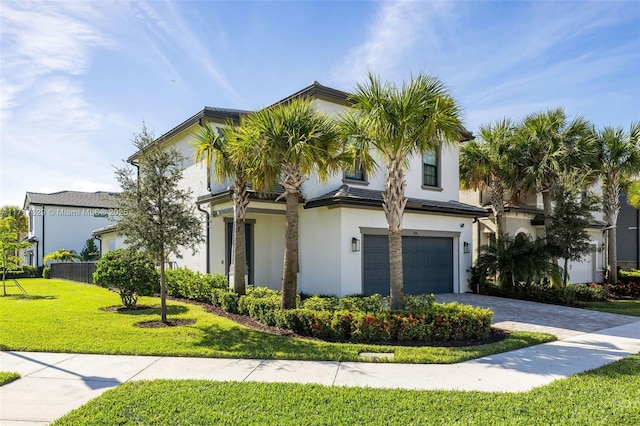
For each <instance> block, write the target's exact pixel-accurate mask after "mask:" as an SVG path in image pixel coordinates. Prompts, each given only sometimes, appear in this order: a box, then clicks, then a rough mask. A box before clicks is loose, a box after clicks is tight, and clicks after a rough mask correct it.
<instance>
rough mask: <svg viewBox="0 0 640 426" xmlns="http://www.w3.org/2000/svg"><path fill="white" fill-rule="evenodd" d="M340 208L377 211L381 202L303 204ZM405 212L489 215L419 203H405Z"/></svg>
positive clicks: (472, 215)
mask: <svg viewBox="0 0 640 426" xmlns="http://www.w3.org/2000/svg"><path fill="white" fill-rule="evenodd" d="M325 206H326V207H330V206H334V207H342V206H362V207H375V208H378V209H382V201H377V200H368V199H357V200H356V199H352V198H351V199H349V198H337V199H336V198H325V199H321V200H311V201H308V202H306V203H305V204H304V208H305V209H312V208H316V207H325ZM405 211H412V212H427V213H440V214H447V215H453V216H464V217H474V218H475V217H487V216H489V213H488V212H486V211H484V210H483V211H482V212H481V211H477V212H472V211H464V210H459V209H455V208H447V207H436V206H425V205H424V204H420V203H407V206H406V207H405Z"/></svg>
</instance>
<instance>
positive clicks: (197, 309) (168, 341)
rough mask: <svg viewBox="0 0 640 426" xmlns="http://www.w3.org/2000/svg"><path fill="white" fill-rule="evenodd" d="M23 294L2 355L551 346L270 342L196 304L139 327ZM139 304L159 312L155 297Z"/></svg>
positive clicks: (527, 340) (94, 303)
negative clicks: (171, 322) (179, 322)
mask: <svg viewBox="0 0 640 426" xmlns="http://www.w3.org/2000/svg"><path fill="white" fill-rule="evenodd" d="M21 284H22V285H23V287H24V288H25V289H26V290H27V292H28V293H29V296H18V295H14V296H10V297H0V312H2V315H0V349H2V350H22V351H49V352H71V353H103V354H130V355H174V356H202V357H223V358H271V359H303V360H333V361H360V360H361V358H360V357H359V355H358V353H360V352H363V351H367V352H394V353H395V360H394V362H403V363H455V362H460V361H464V360H468V359H473V358H478V357H482V356H487V355H490V354H493V353H498V352H505V351H509V350H514V349H517V348H521V347H525V346H531V345H534V344H539V343H543V342H547V341H550V340H554V337H553V336H551V335H548V334H540V333H525V332H513V333H512V336H511V337H510V338H508V339H506V340H504V341H502V342H499V343H495V344H489V345H482V346H474V347H464V348H432V347H423V348H411V347H393V346H374V345H357V344H337V343H327V342H322V341H317V340H310V339H297V338H291V337H283V336H275V335H272V334H267V333H263V332H259V331H255V330H251V329H248V328H246V327H244V326H241V325H238V324H237V323H235V322H233V321H231V320H228V319H225V318H221V317H218V316H216V315H213V314H209V313H207V312H205V311H204V310H203V309H202V307H201V306H198V305H192V304H185V303H179V302H172V301H169V303H168V306H169V308H168V312H169V317H170V318H176V319H177V318H184V319H192V320H195V321H196V322H195V323H194V324H192V325H188V326H181V327H166V328H155V329H149V328H139V327H134V324H135V323H138V322H142V321H150V320H158V319H159V308H158V307H155V308H151V309H147V310H140V311H128V312H126V313H119V312H108V311H104V310H101V308H105V307H109V306H115V305H119V304H120V298H119V296H118V295H117V294H116V293H113V292H110V291H107V290H105V289H102V288H100V287H97V286H93V285H88V284H80V283H74V282H70V281H61V280H44V279H24V280H21ZM139 304H142V305H150V306H158V305H159V299H157V298H141V300H140V301H139Z"/></svg>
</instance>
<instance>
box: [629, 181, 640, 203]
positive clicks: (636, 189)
mask: <svg viewBox="0 0 640 426" xmlns="http://www.w3.org/2000/svg"><path fill="white" fill-rule="evenodd" d="M627 198H628V199H629V204H631V205H632V206H633V207H635V208H637V209H640V180H637V181H634V182H632V183H631V184H630V185H629V189H628V192H627Z"/></svg>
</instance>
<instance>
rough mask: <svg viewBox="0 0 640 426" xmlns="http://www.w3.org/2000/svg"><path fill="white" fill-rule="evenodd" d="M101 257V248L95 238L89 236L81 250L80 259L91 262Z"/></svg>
mask: <svg viewBox="0 0 640 426" xmlns="http://www.w3.org/2000/svg"><path fill="white" fill-rule="evenodd" d="M99 258H100V249H99V248H98V246H97V245H96V242H95V240H94V239H93V238H88V239H87V241H86V242H85V244H84V247H82V250H81V251H80V260H82V261H84V262H89V261H91V260H98V259H99Z"/></svg>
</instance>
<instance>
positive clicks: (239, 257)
mask: <svg viewBox="0 0 640 426" xmlns="http://www.w3.org/2000/svg"><path fill="white" fill-rule="evenodd" d="M221 132H222V133H221V134H220V133H218V132H217V131H216V130H214V129H213V128H212V127H211V125H210V124H209V123H206V124H205V125H204V127H202V128H201V129H200V131H199V132H198V133H196V135H195V146H194V148H195V150H196V161H198V162H200V161H205V162H206V167H207V179H209V178H210V170H211V167H212V165H213V172H214V176H215V178H216V180H217V181H218V182H220V183H223V182H226V181H228V180H232V181H233V185H232V193H231V199H232V201H233V238H232V243H231V245H232V250H231V253H232V255H231V265H230V267H229V272H230V275H233V282H232V283H231V284H232V286H233V291H235V292H236V293H238V294H245V292H246V288H245V282H244V276H245V274H246V263H247V253H246V239H245V238H246V237H245V220H246V216H247V206H248V205H249V193H248V191H247V186H248V178H247V165H246V164H244V163H243V162H242V161H238V160H237V159H235V158H232V157H231V155H230V153H229V150H228V146H229V143H230V142H229V141H232V140H234V139H235V138H236V137H237V134H238V132H237V130H236V129H235V128H234V126H233V123H227V126H226V127H224V128H223V130H222V131H221Z"/></svg>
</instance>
